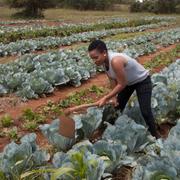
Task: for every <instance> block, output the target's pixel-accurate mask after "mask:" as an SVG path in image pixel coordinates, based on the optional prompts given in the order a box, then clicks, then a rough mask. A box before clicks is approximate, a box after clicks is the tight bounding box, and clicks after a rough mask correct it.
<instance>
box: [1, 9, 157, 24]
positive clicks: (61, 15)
mask: <svg viewBox="0 0 180 180" xmlns="http://www.w3.org/2000/svg"><path fill="white" fill-rule="evenodd" d="M121 8H122V7H121ZM125 10H127V8H125V7H123V8H122V11H121V10H113V11H77V10H72V9H56V8H54V9H48V10H45V11H44V14H45V19H47V20H62V21H65V22H93V21H96V20H98V19H103V18H104V19H105V18H107V17H112V16H113V17H128V18H131V17H132V18H134V17H144V16H152V14H151V13H143V14H142V13H129V12H127V11H125ZM15 12H17V10H15V9H10V8H8V7H0V19H4V20H7V19H9V20H13V19H14V18H13V13H15ZM153 16H154V14H153ZM102 17H103V18H102Z"/></svg>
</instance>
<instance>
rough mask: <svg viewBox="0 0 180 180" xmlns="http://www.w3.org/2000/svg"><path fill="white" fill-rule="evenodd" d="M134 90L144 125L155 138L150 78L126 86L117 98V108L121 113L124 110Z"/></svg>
mask: <svg viewBox="0 0 180 180" xmlns="http://www.w3.org/2000/svg"><path fill="white" fill-rule="evenodd" d="M134 90H136V93H137V97H138V102H139V106H140V110H141V113H142V116H143V118H144V120H145V121H146V124H147V125H148V127H149V131H150V133H151V134H152V135H153V136H155V137H156V135H157V133H156V125H155V121H154V117H153V113H152V110H151V95H152V82H151V78H150V76H148V77H147V78H146V79H145V80H143V81H141V82H139V83H136V84H133V85H131V86H126V87H125V88H124V89H123V90H122V91H121V92H120V93H119V94H118V96H117V100H118V103H119V106H118V108H120V110H121V112H122V111H123V110H124V108H125V106H126V104H127V102H128V100H129V98H130V96H131V95H132V93H133V92H134Z"/></svg>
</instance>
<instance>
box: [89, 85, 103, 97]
mask: <svg viewBox="0 0 180 180" xmlns="http://www.w3.org/2000/svg"><path fill="white" fill-rule="evenodd" d="M89 91H90V92H93V93H96V94H97V95H98V96H100V95H102V94H103V93H104V92H105V91H104V89H103V87H98V86H96V85H93V86H92V87H91V88H90V89H89Z"/></svg>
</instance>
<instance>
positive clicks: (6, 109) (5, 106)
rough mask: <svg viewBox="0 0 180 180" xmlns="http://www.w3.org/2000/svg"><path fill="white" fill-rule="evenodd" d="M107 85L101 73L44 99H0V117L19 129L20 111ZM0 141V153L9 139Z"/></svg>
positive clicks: (143, 59) (43, 142)
mask: <svg viewBox="0 0 180 180" xmlns="http://www.w3.org/2000/svg"><path fill="white" fill-rule="evenodd" d="M173 48H175V45H172V46H170V47H167V48H161V49H160V51H158V52H156V53H154V54H151V55H148V56H142V57H140V58H138V60H139V62H140V63H142V64H143V63H145V62H146V61H150V60H151V59H152V58H153V57H155V56H157V55H158V54H159V53H161V52H168V51H170V50H172V49H173ZM159 70H160V69H159ZM107 84H108V78H107V76H106V75H105V74H104V73H101V74H98V75H97V76H96V77H94V78H91V79H89V80H88V81H85V82H83V83H82V86H80V87H78V88H74V87H70V86H63V87H59V88H58V89H57V90H55V92H54V93H53V94H52V95H49V96H47V97H44V98H40V99H38V100H29V101H28V102H20V101H19V100H18V99H17V98H16V97H14V99H13V97H11V99H10V102H11V103H9V97H4V98H0V104H1V106H0V108H1V109H0V117H2V115H4V114H5V113H8V114H10V115H11V116H12V117H13V118H14V119H15V120H16V125H17V126H18V127H19V126H21V122H19V121H18V119H19V117H20V116H21V114H22V111H23V110H24V109H26V108H31V109H32V110H37V109H38V108H40V107H41V106H44V105H45V104H46V103H47V101H49V100H51V101H53V102H59V101H60V100H61V99H64V97H65V96H67V94H69V93H73V92H75V91H78V90H81V89H84V88H89V87H91V86H92V85H96V86H104V87H107ZM6 100H7V101H6ZM14 102H15V103H14ZM70 126H71V127H72V128H69V129H67V130H69V131H68V132H67V134H70V136H71V135H72V129H73V124H72V123H71V125H70ZM168 129H169V128H168ZM167 131H168V130H166V132H167ZM20 133H21V134H24V133H25V132H20ZM64 133H66V132H64ZM100 134H101V133H100ZM166 134H167V133H166ZM37 136H38V137H37V139H38V140H37V141H38V143H39V144H40V145H41V146H44V145H47V140H46V139H45V138H44V137H43V136H42V134H41V133H40V132H37ZM95 137H97V136H96V135H95ZM0 141H1V143H0V144H1V145H0V151H1V150H2V149H3V147H4V146H5V145H6V144H7V143H9V139H8V138H0Z"/></svg>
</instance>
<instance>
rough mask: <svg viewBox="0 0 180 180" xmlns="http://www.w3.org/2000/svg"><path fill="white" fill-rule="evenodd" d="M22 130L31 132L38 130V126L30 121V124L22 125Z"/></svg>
mask: <svg viewBox="0 0 180 180" xmlns="http://www.w3.org/2000/svg"><path fill="white" fill-rule="evenodd" d="M24 128H25V129H27V130H29V131H31V132H33V131H35V130H36V129H37V128H38V124H37V122H36V121H31V122H28V121H26V122H25V123H24Z"/></svg>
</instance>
